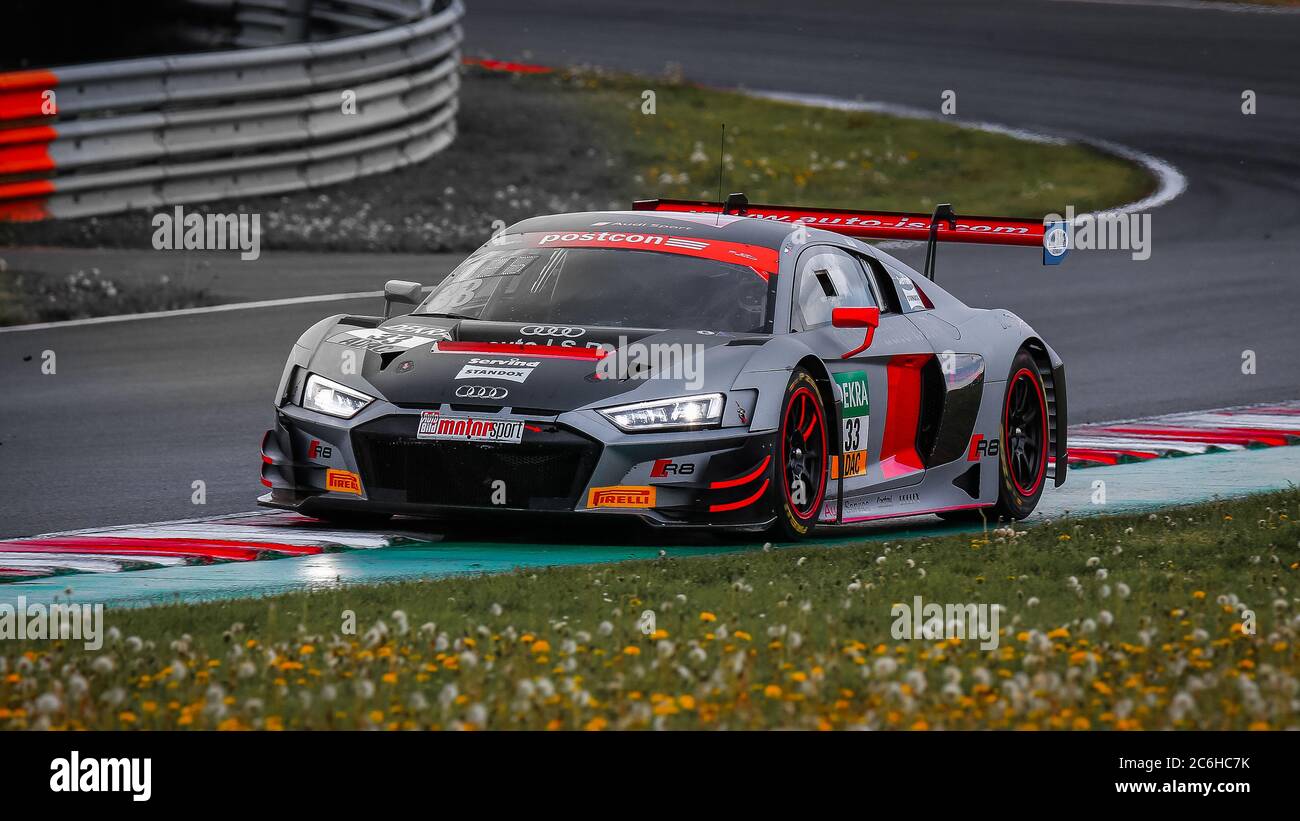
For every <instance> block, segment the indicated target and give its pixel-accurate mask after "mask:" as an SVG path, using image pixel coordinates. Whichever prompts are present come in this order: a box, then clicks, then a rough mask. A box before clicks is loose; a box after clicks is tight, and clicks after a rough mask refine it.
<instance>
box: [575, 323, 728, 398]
mask: <svg viewBox="0 0 1300 821" xmlns="http://www.w3.org/2000/svg"><path fill="white" fill-rule="evenodd" d="M703 362H704V346H703V345H700V344H690V343H678V342H651V343H648V344H647V343H642V342H628V340H627V337H626V336H620V337H619V338H618V347H616V348H615V349H614V350H613V351H611V352H609V354H608V355H607V356H605V357H604V358H602V359H601V360H600V362H599V363H598V364H597V365H596V376H597V378H599V379H615V380H619V381H623V380H628V379H680V380H682V381H684V382H685V383H686V388H687V389H688V390H693V391H694V390H699V389H700V388H702V387H704V374H703V368H702V363H703Z"/></svg>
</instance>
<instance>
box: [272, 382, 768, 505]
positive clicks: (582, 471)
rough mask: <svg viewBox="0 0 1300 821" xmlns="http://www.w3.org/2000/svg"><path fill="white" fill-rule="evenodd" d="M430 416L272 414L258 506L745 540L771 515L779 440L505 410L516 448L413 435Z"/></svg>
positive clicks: (410, 412)
mask: <svg viewBox="0 0 1300 821" xmlns="http://www.w3.org/2000/svg"><path fill="white" fill-rule="evenodd" d="M421 410H422V409H412V408H402V407H397V406H393V405H390V404H388V403H384V402H382V401H381V402H376V403H375V404H374V405H373V406H371V407H369V408H367V409H366V410H365V411H363V412H362V413H361V414H359V415H358V417H356V418H355V419H351V420H342V419H336V418H333V417H328V416H324V415H322V414H319V413H315V412H313V411H308V410H304V409H303V408H300V407H297V406H295V405H285V406H283V407H280V408H277V410H276V421H275V427H274V428H273V429H271V430H269V431H267V433H266V435H265V437H264V439H263V445H262V484H263V485H265V486H266V487H269V488H270V492H269V493H267V494H265V495H264V496H262V497H261V498H260V499H259V500H258V502H259V504H262V505H264V506H267V507H275V508H282V509H290V510H296V511H299V512H301V513H304V514H306V515H325V514H329V513H334V512H337V513H346V512H366V513H385V514H396V515H408V516H420V517H434V518H438V517H458V516H462V515H466V514H506V513H530V514H561V515H571V516H611V515H612V516H622V517H635V518H639V519H641V520H643V521H645V522H647V523H649V524H652V525H657V526H685V527H711V528H713V527H716V528H740V529H758V528H762V527H765V526H766V525H768V524H770V523H771V522H772V521H773V519H774V516H775V514H774V511H773V504H772V499H773V498H775V494H774V493H773V492H771V491H770V489H769V488H768V482H767V477H768V474H769V471H768V470H767V468H766V466H767V465H768V464H769V463H770V460H771V458H773V457H772V452H773V447H774V445H775V436H774V434H772V433H771V432H758V433H754V432H751V431H750V430H749V429H748V428H747V427H724V428H716V429H709V430H700V431H687V432H675V433H654V434H624V433H622V432H620V431H618V430H617V429H615V428H613V426H611V425H610V424H609V423H608V422H606V421H605V420H604V419H603V418H601V417H600V416H599V415H598V414H595V413H593V412H590V411H575V412H571V413H564V414H560V415H559V416H555V417H532V416H527V415H522V414H506V413H500V414H499V418H501V419H512V420H513V419H522V420H523V421H524V422H525V428H524V433H523V440H522V442H520V443H518V444H506V443H481V442H459V441H456V442H449V441H430V440H421V439H418V438H417V436H416V431H417V428H418V425H419V419H420V413H421ZM442 410H443V411H444V413H452V414H455V413H485V412H486V413H492V414H493V415H494V416H497V415H498V412H499V409H497V408H478V409H476V408H471V407H466V406H459V405H458V406H446V405H445V406H443V407H442ZM760 468H762V469H760ZM343 475H349V476H351V477H355V482H354V483H353V482H351V481H350V480H341V479H340V477H341V476H343ZM331 477H333V479H334V481H331ZM331 488H334V489H331Z"/></svg>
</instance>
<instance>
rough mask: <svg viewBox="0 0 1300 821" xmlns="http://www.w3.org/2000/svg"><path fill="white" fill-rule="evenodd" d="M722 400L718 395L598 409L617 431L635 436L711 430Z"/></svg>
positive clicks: (720, 411) (715, 423)
mask: <svg viewBox="0 0 1300 821" xmlns="http://www.w3.org/2000/svg"><path fill="white" fill-rule="evenodd" d="M722 405H723V397H722V394H720V393H705V394H700V395H699V396H681V397H678V398H676V399H655V400H653V401H650V402H637V403H636V404H634V405H619V406H617V407H613V408H602V409H601V411H600V413H601V415H602V416H604V417H605V418H606V419H608V420H609V421H611V422H613V423H614V424H615V425H617V426H618V428H619V429H620V430H623V431H626V432H628V433H635V432H639V431H646V430H687V429H690V428H707V427H713V426H715V425H717V424H718V423H720V422H721V421H722Z"/></svg>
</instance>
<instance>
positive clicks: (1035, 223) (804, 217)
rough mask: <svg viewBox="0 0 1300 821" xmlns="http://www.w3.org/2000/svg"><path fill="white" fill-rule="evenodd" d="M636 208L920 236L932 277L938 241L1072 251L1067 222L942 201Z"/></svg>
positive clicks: (1052, 261) (869, 235) (646, 203)
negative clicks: (911, 206) (859, 206)
mask: <svg viewBox="0 0 1300 821" xmlns="http://www.w3.org/2000/svg"><path fill="white" fill-rule="evenodd" d="M632 208H633V209H634V210H637V211H685V212H688V213H697V214H722V215H733V216H742V217H752V218H755V219H765V220H772V221H774V222H785V223H789V224H790V225H807V226H810V227H812V228H823V229H825V230H827V231H834V232H835V233H837V234H844V235H845V236H849V237H858V238H862V239H886V240H891V239H892V240H916V241H920V242H925V243H927V247H926V254H925V275H926V276H927V277H928V278H930V279H934V263H935V257H936V254H935V244H936V243H939V242H967V243H975V244H979V245H1020V246H1024V247H1028V248H1042V249H1043V264H1044V265H1056V264H1059V263H1060V262H1061V260H1062V259H1064V258H1065V255H1066V253H1067V252H1068V251H1069V234H1068V233H1067V231H1066V230H1065V223H1064V222H1046V221H1044V220H1041V219H1040V220H1032V219H1021V218H1018V217H977V216H966V215H962V216H957V215H956V214H954V213H953V210H952V206H950V205H946V204H945V205H940V206H939V207H937V208H935V209H934V213H933V214H912V213H907V212H903V211H855V210H851V209H845V208H804V207H801V206H793V205H751V204H750V203H749V200H748V199H747V198H746V197H745V195H744V194H732V195H731V196H730V197H728V198H727V201H726V202H725V203H720V202H708V201H706V200H673V199H654V200H637V201H636V202H635V203H633V205H632Z"/></svg>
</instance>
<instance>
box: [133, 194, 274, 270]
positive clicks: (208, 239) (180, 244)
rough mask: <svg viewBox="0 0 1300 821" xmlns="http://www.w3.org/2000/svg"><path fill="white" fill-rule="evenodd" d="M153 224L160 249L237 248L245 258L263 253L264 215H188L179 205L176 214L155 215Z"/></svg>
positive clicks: (207, 249)
mask: <svg viewBox="0 0 1300 821" xmlns="http://www.w3.org/2000/svg"><path fill="white" fill-rule="evenodd" d="M149 224H150V225H152V226H153V227H154V232H153V247H154V248H155V249H156V250H158V251H236V250H237V251H240V254H239V258H240V259H242V260H245V261H251V260H255V259H257V258H258V257H260V256H261V255H262V215H261V214H200V213H198V212H197V211H191V212H190V213H188V214H187V213H185V209H184V208H182V207H181V206H179V205H178V206H176V208H175V210H174V211H173V212H172V213H167V212H166V211H160V212H159V213H157V214H154V215H153V219H151V220H150V221H149Z"/></svg>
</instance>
